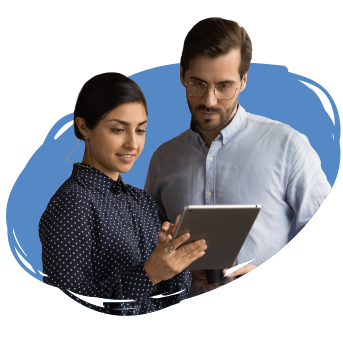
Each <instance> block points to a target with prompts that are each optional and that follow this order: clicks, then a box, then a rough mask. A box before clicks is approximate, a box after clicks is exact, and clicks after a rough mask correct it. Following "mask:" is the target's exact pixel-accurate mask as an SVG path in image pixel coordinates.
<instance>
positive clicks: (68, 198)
mask: <svg viewBox="0 0 343 349" xmlns="http://www.w3.org/2000/svg"><path fill="white" fill-rule="evenodd" d="M90 194H91V193H90V191H89V188H87V186H86V185H85V183H83V182H82V180H80V178H78V177H76V176H73V175H71V176H70V177H69V178H68V179H67V180H66V181H65V182H64V183H63V184H62V185H61V186H60V187H59V188H58V189H57V191H56V192H55V194H54V195H53V196H52V197H51V199H50V201H49V204H48V207H49V206H50V207H51V206H61V205H63V206H70V205H74V204H75V205H76V207H77V208H78V209H80V210H82V209H83V208H85V206H87V205H89V203H90V202H91V200H90V199H91V195H90Z"/></svg>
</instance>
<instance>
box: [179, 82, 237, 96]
mask: <svg viewBox="0 0 343 349" xmlns="http://www.w3.org/2000/svg"><path fill="white" fill-rule="evenodd" d="M242 82H243V78H242V81H241V83H240V85H239V87H238V88H240V87H241V85H242ZM185 87H186V93H187V95H189V96H191V97H194V98H200V97H202V96H204V95H205V94H206V93H207V90H208V88H209V87H214V93H215V94H216V96H217V97H218V98H219V99H223V100H225V101H228V100H230V99H232V98H233V97H235V94H236V91H237V90H238V88H237V87H235V85H230V84H228V83H225V82H221V83H219V84H217V85H213V86H210V85H207V84H206V83H205V82H202V81H190V82H188V83H187V84H186V83H185Z"/></svg>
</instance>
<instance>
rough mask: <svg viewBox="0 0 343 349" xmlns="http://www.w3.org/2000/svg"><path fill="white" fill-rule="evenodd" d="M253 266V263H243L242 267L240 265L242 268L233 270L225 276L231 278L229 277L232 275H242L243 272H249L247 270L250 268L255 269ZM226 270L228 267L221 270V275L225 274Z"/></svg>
mask: <svg viewBox="0 0 343 349" xmlns="http://www.w3.org/2000/svg"><path fill="white" fill-rule="evenodd" d="M255 268H256V266H255V265H253V264H247V265H245V266H244V267H242V268H240V269H238V270H236V271H234V272H233V273H231V274H228V275H226V277H230V278H231V277H234V276H242V275H244V274H247V273H249V271H251V270H253V269H255ZM227 270H228V269H224V270H223V275H225V274H226V271H227Z"/></svg>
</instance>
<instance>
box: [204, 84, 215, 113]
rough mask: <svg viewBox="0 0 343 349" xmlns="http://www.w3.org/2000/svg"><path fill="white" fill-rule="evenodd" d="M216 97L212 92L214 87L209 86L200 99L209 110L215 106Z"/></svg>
mask: <svg viewBox="0 0 343 349" xmlns="http://www.w3.org/2000/svg"><path fill="white" fill-rule="evenodd" d="M217 99H218V97H217V95H216V94H215V92H214V87H213V86H209V87H208V89H207V92H206V93H205V95H204V96H203V97H202V101H203V103H204V105H205V106H206V107H207V108H211V107H213V106H215V105H216V104H217Z"/></svg>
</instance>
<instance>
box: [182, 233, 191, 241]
mask: <svg viewBox="0 0 343 349" xmlns="http://www.w3.org/2000/svg"><path fill="white" fill-rule="evenodd" d="M190 236H191V235H190V234H189V233H186V234H184V235H183V238H184V239H185V240H186V239H188V238H189V237H190Z"/></svg>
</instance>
